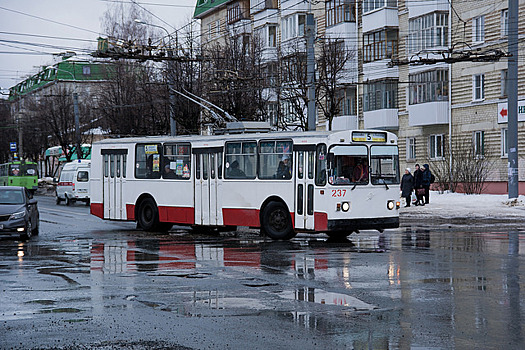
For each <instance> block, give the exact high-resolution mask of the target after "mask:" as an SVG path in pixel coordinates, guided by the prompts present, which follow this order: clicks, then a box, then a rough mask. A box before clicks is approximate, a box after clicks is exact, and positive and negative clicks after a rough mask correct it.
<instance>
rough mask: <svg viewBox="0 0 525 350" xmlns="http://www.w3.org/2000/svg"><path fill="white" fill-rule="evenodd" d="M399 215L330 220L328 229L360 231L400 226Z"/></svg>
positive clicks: (333, 230) (332, 230)
mask: <svg viewBox="0 0 525 350" xmlns="http://www.w3.org/2000/svg"><path fill="white" fill-rule="evenodd" d="M398 227H399V217H398V216H394V217H387V218H370V219H337V220H328V231H330V232H337V231H358V230H379V231H382V230H384V229H387V228H398Z"/></svg>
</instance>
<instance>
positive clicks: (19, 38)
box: [0, 0, 197, 97]
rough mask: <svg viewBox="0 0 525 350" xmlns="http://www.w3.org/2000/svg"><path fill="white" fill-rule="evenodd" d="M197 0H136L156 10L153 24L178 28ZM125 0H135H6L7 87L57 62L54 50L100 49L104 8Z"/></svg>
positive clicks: (1, 26)
mask: <svg viewBox="0 0 525 350" xmlns="http://www.w3.org/2000/svg"><path fill="white" fill-rule="evenodd" d="M196 1H197V0H136V1H135V2H136V3H138V4H139V5H140V6H141V7H143V8H144V9H146V10H147V11H149V12H151V15H152V18H153V24H156V25H160V26H162V27H164V28H166V29H167V30H169V31H170V32H172V31H173V30H174V29H173V28H180V27H182V26H184V25H185V24H187V23H188V22H189V21H190V19H191V16H192V15H193V11H194V9H195V4H196ZM122 2H124V3H131V0H0V88H1V89H2V90H1V92H2V93H7V92H8V91H7V90H8V89H9V88H10V87H12V86H14V85H16V84H17V83H19V82H21V81H22V80H23V79H24V78H26V77H28V76H31V75H33V74H35V73H37V72H38V71H39V67H41V66H49V65H51V64H53V63H54V62H56V58H55V57H54V56H53V53H60V52H64V51H75V52H77V53H78V54H85V53H86V52H91V51H94V50H95V49H96V47H97V45H96V39H97V37H98V36H104V33H102V32H101V19H102V16H103V14H104V12H106V10H107V9H108V6H114V5H115V4H118V3H122ZM170 26H171V27H170ZM3 97H6V96H3Z"/></svg>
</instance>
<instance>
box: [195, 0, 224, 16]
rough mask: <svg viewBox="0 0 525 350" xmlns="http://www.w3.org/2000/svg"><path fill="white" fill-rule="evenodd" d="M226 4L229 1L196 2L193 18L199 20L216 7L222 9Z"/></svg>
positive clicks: (210, 0) (203, 0)
mask: <svg viewBox="0 0 525 350" xmlns="http://www.w3.org/2000/svg"><path fill="white" fill-rule="evenodd" d="M228 2H230V0H197V6H195V12H194V13H193V17H194V18H201V17H202V15H203V14H205V13H207V12H209V11H210V10H214V9H216V8H218V7H222V6H223V5H225V4H226V3H228Z"/></svg>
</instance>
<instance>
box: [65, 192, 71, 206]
mask: <svg viewBox="0 0 525 350" xmlns="http://www.w3.org/2000/svg"><path fill="white" fill-rule="evenodd" d="M64 197H66V205H68V206H69V205H71V199H69V197H68V196H67V194H66V195H64Z"/></svg>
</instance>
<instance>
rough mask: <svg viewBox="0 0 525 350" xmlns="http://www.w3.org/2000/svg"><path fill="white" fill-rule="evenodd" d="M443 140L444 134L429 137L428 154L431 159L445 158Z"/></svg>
mask: <svg viewBox="0 0 525 350" xmlns="http://www.w3.org/2000/svg"><path fill="white" fill-rule="evenodd" d="M443 139H444V138H443V134H439V135H430V136H429V142H428V146H429V150H428V154H429V156H430V159H442V158H443Z"/></svg>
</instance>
